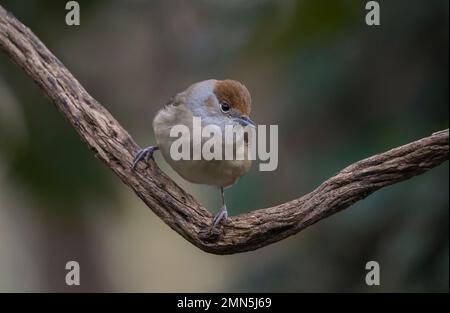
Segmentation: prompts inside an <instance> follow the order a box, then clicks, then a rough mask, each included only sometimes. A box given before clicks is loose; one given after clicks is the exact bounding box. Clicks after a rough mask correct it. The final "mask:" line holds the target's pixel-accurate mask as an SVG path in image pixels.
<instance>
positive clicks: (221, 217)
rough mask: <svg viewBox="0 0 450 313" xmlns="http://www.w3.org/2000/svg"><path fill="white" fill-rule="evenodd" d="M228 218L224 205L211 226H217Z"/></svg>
mask: <svg viewBox="0 0 450 313" xmlns="http://www.w3.org/2000/svg"><path fill="white" fill-rule="evenodd" d="M227 218H228V211H227V207H226V206H225V205H224V206H223V207H222V208H221V209H220V211H219V212H217V214H216V216H214V219H213V226H216V225H217V224H219V223H220V222H221V221H222V220H226V219H227Z"/></svg>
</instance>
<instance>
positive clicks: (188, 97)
mask: <svg viewBox="0 0 450 313" xmlns="http://www.w3.org/2000/svg"><path fill="white" fill-rule="evenodd" d="M250 111H251V97H250V93H249V91H248V90H247V88H246V87H245V86H244V85H243V84H241V83H240V82H237V81H234V80H215V79H210V80H206V81H202V82H199V83H196V84H193V85H191V86H190V87H188V88H187V89H186V90H185V91H183V92H181V93H179V94H177V95H176V96H175V97H174V98H172V99H171V101H170V102H169V103H167V104H166V105H165V106H164V107H163V108H162V109H160V110H159V111H158V113H157V114H156V116H155V118H154V120H153V130H154V134H155V137H156V143H157V145H156V146H150V147H147V148H145V149H142V150H140V151H139V153H138V154H137V155H136V157H135V158H134V162H133V168H135V167H136V165H137V164H138V163H139V161H141V160H144V161H145V162H148V161H149V159H150V158H152V157H153V152H154V151H156V150H160V151H161V153H162V155H163V157H164V159H165V160H166V161H167V163H169V165H170V166H171V167H172V168H173V169H174V170H175V171H176V172H177V173H178V174H179V175H180V176H181V177H183V178H184V179H186V180H187V181H190V182H192V183H196V184H204V185H212V186H217V187H218V188H220V191H221V196H222V208H221V209H220V211H219V212H218V213H217V214H216V215H215V217H214V219H213V225H214V226H215V225H217V224H218V223H219V222H220V221H221V220H223V219H226V218H227V217H228V211H227V207H226V204H225V197H224V188H225V187H228V186H231V185H233V184H234V183H235V182H236V181H237V179H238V178H239V177H241V176H243V175H244V174H245V173H247V172H248V171H249V169H250V166H251V159H250V157H249V155H248V151H249V150H247V149H246V150H245V153H244V154H245V155H244V158H243V159H242V158H241V159H240V160H239V159H237V158H233V159H232V160H229V159H227V160H226V159H225V158H221V159H220V160H217V159H212V160H205V159H203V158H202V159H200V160H193V159H192V158H191V159H189V160H184V159H181V160H174V158H173V157H172V156H171V152H170V151H171V150H170V148H171V145H172V144H173V143H174V141H175V140H177V138H176V137H173V136H170V131H171V129H172V128H173V127H174V126H177V125H185V126H187V127H188V128H189V130H190V131H191V134H192V128H193V118H194V117H199V118H201V126H202V127H204V126H207V125H216V126H218V127H219V128H220V129H221V130H222V133H223V134H225V132H226V131H225V128H226V126H227V125H231V126H233V127H235V126H236V125H240V126H244V127H246V126H249V127H255V124H254V123H253V122H252V121H251V120H250V118H249V115H250ZM228 128H229V127H228ZM222 139H224V136H222ZM193 140H194V138H193V136H190V137H187V139H186V141H189V142H186V143H187V144H189V146H190V147H191V149H192V147H193ZM233 140H234V141H233V142H232V143H234V144H235V143H237V141H239V140H244V141H245V142H244V144H245V146H246V147H247V148H248V145H249V144H250V142H251V141H250V140H249V138H248V134H247V136H243V137H240V138H237V136H236V138H235V137H233ZM205 141H207V138H202V139H201V142H202V143H204V142H205ZM221 144H222V147H223V149H222V151H225V148H226V147H225V146H226V141H225V140H222V142H221Z"/></svg>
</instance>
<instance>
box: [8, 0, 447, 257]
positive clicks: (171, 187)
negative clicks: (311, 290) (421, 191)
mask: <svg viewBox="0 0 450 313" xmlns="http://www.w3.org/2000/svg"><path fill="white" fill-rule="evenodd" d="M0 47H1V48H2V50H4V51H5V52H6V54H7V55H9V57H10V58H11V59H12V60H13V61H14V62H15V63H17V64H18V65H19V66H20V67H21V68H22V69H23V70H24V71H25V72H26V73H27V74H28V75H29V76H30V77H31V78H32V79H33V80H34V81H35V82H36V83H37V84H38V85H39V86H40V87H41V88H42V90H43V91H44V92H45V93H46V94H47V96H48V97H49V98H50V99H51V100H52V102H53V103H54V104H55V106H56V107H57V108H58V109H59V110H60V111H61V113H62V114H63V115H64V116H65V117H66V118H67V119H68V120H69V122H70V123H71V124H72V126H73V127H74V128H75V130H76V131H77V132H78V134H79V135H80V137H81V138H82V139H83V141H84V142H85V143H86V144H87V145H88V147H89V148H90V149H91V150H92V151H93V152H94V153H95V155H96V156H97V157H98V158H99V159H100V160H102V161H103V162H104V163H105V164H106V165H107V166H108V167H109V168H110V169H111V170H113V171H114V172H115V173H116V174H117V175H118V176H119V177H120V179H121V180H122V181H123V182H124V183H125V184H126V185H128V186H130V187H131V188H132V189H133V190H134V192H135V193H136V194H137V195H138V196H139V197H140V198H141V199H142V200H143V201H144V202H145V203H146V204H147V206H148V207H149V208H150V209H151V210H152V211H153V212H155V213H156V214H157V215H158V216H159V217H160V218H161V219H162V220H163V221H164V222H165V223H166V224H167V225H169V226H170V227H171V228H172V229H174V230H175V231H177V232H178V233H179V234H180V235H182V236H183V237H184V238H186V239H187V240H188V241H190V242H191V243H193V244H194V245H196V246H197V247H199V248H200V249H202V250H204V251H207V252H211V253H215V254H231V253H237V252H244V251H249V250H254V249H257V248H260V247H263V246H266V245H268V244H270V243H273V242H276V241H279V240H282V239H284V238H286V237H288V236H291V235H293V234H296V233H298V232H299V231H301V230H302V229H304V228H306V227H308V226H309V225H311V224H314V223H315V222H317V221H319V220H321V219H323V218H326V217H328V216H330V215H331V214H334V213H336V212H338V211H340V210H342V209H345V208H347V207H349V206H350V205H352V204H353V203H355V202H356V201H359V200H361V199H364V198H365V197H367V196H368V195H370V194H371V193H373V192H374V191H376V190H378V189H380V188H382V187H385V186H388V185H391V184H395V183H397V182H400V181H403V180H406V179H408V178H411V177H413V176H415V175H419V174H422V173H424V172H426V171H428V170H429V169H431V168H433V167H435V166H437V165H439V164H441V163H442V162H444V161H445V160H448V144H449V131H448V129H447V130H444V131H441V132H437V133H434V134H432V135H431V136H430V137H426V138H423V139H420V140H417V141H415V142H412V143H409V144H407V145H404V146H401V147H398V148H395V149H392V150H390V151H387V152H384V153H381V154H377V155H374V156H372V157H370V158H367V159H365V160H362V161H359V162H356V163H354V164H352V165H350V166H348V167H347V168H345V169H343V170H342V171H340V172H339V173H338V174H336V175H335V176H333V177H331V178H330V179H328V180H326V181H325V182H323V183H322V184H321V185H320V186H319V187H317V188H316V189H315V190H314V191H312V192H311V193H309V194H307V195H304V196H303V197H301V198H298V199H295V200H292V201H290V202H287V203H283V204H280V205H277V206H274V207H270V208H265V209H259V210H256V211H253V212H250V213H246V214H241V215H239V216H233V217H230V218H229V219H227V220H226V222H225V223H224V224H223V225H220V226H218V227H217V228H214V229H212V228H211V222H212V214H211V213H210V212H209V211H208V210H207V209H205V208H204V207H202V206H201V205H200V204H199V203H198V202H197V201H196V200H195V199H194V198H193V197H192V196H191V195H189V194H188V193H186V192H185V191H184V190H183V189H181V188H180V187H178V186H177V185H176V184H175V183H174V182H173V181H172V180H171V179H170V178H169V177H168V176H166V175H165V174H164V173H163V172H161V170H160V169H159V168H158V167H157V165H156V164H155V163H154V162H151V164H150V166H149V167H147V168H145V167H144V166H143V165H140V167H139V169H138V170H136V171H133V170H132V161H133V156H134V155H136V153H137V151H138V146H137V145H136V143H135V142H134V141H133V139H132V138H131V136H130V135H129V134H128V133H127V131H126V130H125V129H123V128H122V126H120V124H119V123H118V122H117V121H116V120H115V119H114V118H113V117H112V116H111V114H110V113H109V112H108V111H107V110H106V109H105V108H104V107H103V106H101V105H100V104H99V103H98V102H97V101H96V100H95V99H94V98H92V97H91V96H90V95H89V94H88V93H87V92H86V90H85V89H84V88H83V87H82V86H81V85H80V83H79V82H78V81H77V80H76V79H75V78H74V77H73V76H72V74H71V73H70V72H69V71H68V70H67V69H66V68H65V67H64V65H63V64H62V63H61V62H60V61H59V60H58V59H57V58H56V57H55V56H54V55H53V54H52V53H51V52H50V51H49V50H48V49H47V48H46V47H45V45H44V44H43V43H42V42H41V41H40V40H39V39H38V38H37V37H36V36H35V35H34V34H33V33H32V32H31V31H30V30H29V29H28V28H27V27H25V26H24V25H23V24H22V23H20V22H19V21H18V20H17V19H15V18H14V17H13V16H12V15H11V14H9V13H7V12H6V11H5V10H4V9H3V8H2V7H1V6H0Z"/></svg>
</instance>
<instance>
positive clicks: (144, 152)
mask: <svg viewBox="0 0 450 313" xmlns="http://www.w3.org/2000/svg"><path fill="white" fill-rule="evenodd" d="M156 150H159V148H158V147H157V146H150V147H147V148H144V149H141V150H139V152H138V154H136V156H135V157H134V160H133V169H135V168H136V165H137V164H138V163H139V161H141V160H144V161H145V163H148V161H150V158H153V152H155V151H156Z"/></svg>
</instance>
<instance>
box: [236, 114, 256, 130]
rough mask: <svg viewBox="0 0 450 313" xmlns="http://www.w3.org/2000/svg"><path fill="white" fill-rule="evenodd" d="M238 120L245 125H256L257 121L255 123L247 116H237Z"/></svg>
mask: <svg viewBox="0 0 450 313" xmlns="http://www.w3.org/2000/svg"><path fill="white" fill-rule="evenodd" d="M236 122H238V123H239V124H241V125H242V126H244V127H245V126H250V127H256V125H255V123H253V121H252V120H251V119H249V118H248V117H246V116H241V117H238V118H236Z"/></svg>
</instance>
